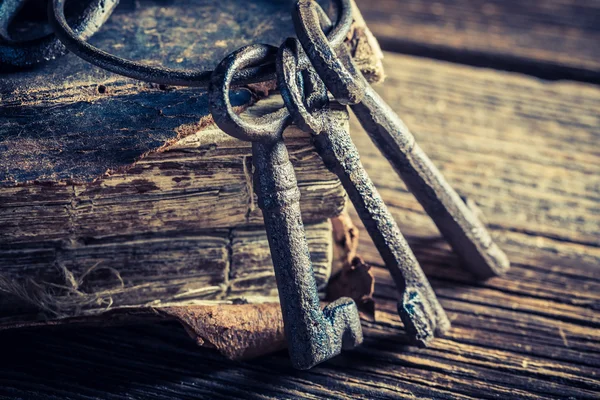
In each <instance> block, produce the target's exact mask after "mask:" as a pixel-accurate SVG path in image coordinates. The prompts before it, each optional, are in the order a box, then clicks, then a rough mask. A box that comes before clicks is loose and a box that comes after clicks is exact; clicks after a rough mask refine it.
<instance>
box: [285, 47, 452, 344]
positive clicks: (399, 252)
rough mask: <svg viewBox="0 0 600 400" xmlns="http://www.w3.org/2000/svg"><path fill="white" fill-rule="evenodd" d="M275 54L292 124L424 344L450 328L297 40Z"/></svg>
mask: <svg viewBox="0 0 600 400" xmlns="http://www.w3.org/2000/svg"><path fill="white" fill-rule="evenodd" d="M279 51H280V55H279V57H278V62H277V76H278V79H279V87H280V91H281V94H282V97H283V98H284V101H285V104H286V106H287V107H288V110H289V111H290V114H291V115H292V116H293V117H294V121H295V122H296V124H297V125H299V126H300V127H302V128H303V129H304V130H307V131H309V132H311V134H312V135H313V137H314V142H315V147H316V149H317V152H318V153H319V155H320V156H321V158H322V159H323V161H324V163H325V165H326V166H327V168H328V169H329V170H331V171H332V172H333V173H335V174H336V175H337V176H338V178H339V179H340V181H341V182H342V185H343V186H344V188H345V189H346V193H348V197H349V198H350V200H351V201H352V203H353V204H354V207H355V208H356V210H357V212H358V214H359V216H360V218H361V220H362V222H363V224H364V225H365V228H366V229H367V231H368V233H369V235H370V236H371V238H372V239H373V242H374V243H375V246H376V247H377V250H378V251H379V253H380V254H381V256H382V258H383V260H384V262H385V265H386V266H387V268H388V269H389V271H390V273H391V274H392V277H393V278H394V282H395V283H396V286H397V288H398V290H399V291H400V299H401V300H400V301H399V303H398V313H399V315H400V318H401V319H402V322H403V323H404V326H405V328H406V331H407V334H408V336H409V338H410V339H411V341H412V342H413V343H414V344H417V345H420V346H426V345H427V344H428V342H429V341H430V340H431V339H433V338H434V336H435V335H436V334H437V335H442V334H444V333H445V332H446V331H447V330H448V329H449V328H450V322H449V320H448V317H447V316H446V313H445V312H444V310H443V308H442V307H441V305H440V304H439V302H438V300H437V298H436V296H435V293H434V292H433V289H432V288H431V286H430V284H429V282H428V280H427V278H426V277H425V274H424V273H423V270H422V269H421V267H420V265H419V263H418V261H417V259H416V258H415V256H414V254H413V252H412V251H411V249H410V247H409V246H408V243H407V242H406V240H405V239H404V236H403V235H402V233H401V232H400V229H399V228H398V225H397V224H396V222H395V221H394V218H393V217H392V215H391V213H390V212H389V211H388V209H387V207H386V206H385V204H384V202H383V200H382V199H381V196H380V195H379V193H378V192H377V189H376V188H375V186H374V185H373V183H372V182H371V179H370V178H369V176H368V174H367V172H366V171H365V169H364V168H363V166H362V164H361V162H360V156H359V154H358V150H357V149H356V147H355V146H354V143H353V142H352V139H351V138H350V135H348V133H347V132H346V131H345V130H344V129H343V127H342V126H340V121H336V119H335V116H334V115H333V114H332V113H331V109H330V107H329V100H328V96H327V90H326V88H325V86H324V85H323V82H322V80H321V79H320V78H319V76H318V75H317V74H316V72H314V70H313V69H312V68H311V67H310V66H301V65H299V63H300V61H301V59H302V57H301V51H302V50H301V48H300V45H299V43H298V41H297V40H296V39H292V38H290V39H288V40H287V41H286V42H285V43H284V44H283V45H282V46H281V48H280V50H279ZM298 81H300V84H298V83H299V82H298ZM303 92H304V93H303ZM309 110H310V111H309Z"/></svg>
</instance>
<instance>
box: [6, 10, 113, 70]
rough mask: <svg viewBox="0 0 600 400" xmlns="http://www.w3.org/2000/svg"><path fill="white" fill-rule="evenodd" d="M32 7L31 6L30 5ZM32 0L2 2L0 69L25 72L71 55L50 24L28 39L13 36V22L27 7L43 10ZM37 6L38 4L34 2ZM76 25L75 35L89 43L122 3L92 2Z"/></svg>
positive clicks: (34, 31) (28, 34) (29, 33)
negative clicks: (30, 68) (17, 69)
mask: <svg viewBox="0 0 600 400" xmlns="http://www.w3.org/2000/svg"><path fill="white" fill-rule="evenodd" d="M26 3H29V4H26ZM31 3H32V1H31V0H3V1H2V2H0V67H2V68H23V67H29V66H32V65H35V64H38V63H41V62H44V61H49V60H53V59H55V58H57V57H59V56H62V55H63V54H65V53H66V52H67V48H66V47H65V45H64V44H63V43H62V42H61V41H60V40H59V39H58V38H57V37H56V36H55V35H54V34H53V33H52V30H51V29H49V27H48V25H46V24H38V25H37V26H35V29H34V30H33V31H28V32H27V33H26V35H23V34H21V35H20V36H12V35H11V33H10V30H9V26H10V24H11V22H13V20H14V19H15V17H16V16H17V14H18V13H19V12H20V11H21V10H22V9H23V8H24V7H25V6H27V7H36V6H37V7H39V4H33V5H32V4H31ZM34 3H35V2H34ZM87 3H88V4H87V5H85V7H83V12H82V13H81V14H79V15H78V16H77V17H76V18H75V20H74V21H73V22H72V23H73V29H72V31H73V33H74V35H77V36H78V37H79V38H80V40H82V41H85V40H86V39H88V38H89V37H90V36H92V35H93V34H94V33H95V32H96V31H97V30H98V29H99V28H100V27H101V26H102V25H103V24H104V22H106V20H107V19H108V18H109V17H110V15H111V14H112V12H113V10H114V8H115V7H116V6H117V4H118V3H119V1H118V0H89V1H87Z"/></svg>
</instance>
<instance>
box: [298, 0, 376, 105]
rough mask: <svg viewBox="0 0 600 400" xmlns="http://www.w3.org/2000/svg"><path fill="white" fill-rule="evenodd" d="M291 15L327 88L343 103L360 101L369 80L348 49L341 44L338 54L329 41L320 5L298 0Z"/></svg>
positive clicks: (346, 0)
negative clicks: (359, 68) (320, 13)
mask: <svg viewBox="0 0 600 400" xmlns="http://www.w3.org/2000/svg"><path fill="white" fill-rule="evenodd" d="M341 1H342V4H343V8H345V9H346V10H348V9H351V7H352V5H351V3H350V0H341ZM292 19H293V21H294V26H295V28H296V35H297V36H298V39H299V40H300V43H301V44H302V47H303V48H304V51H305V52H306V55H307V56H308V58H309V59H310V61H311V63H312V65H313V66H314V68H315V70H317V72H318V73H319V75H320V76H321V77H322V79H323V82H325V85H327V89H329V91H330V92H331V93H332V94H333V96H334V97H335V98H336V100H337V101H339V102H340V103H341V104H357V103H360V101H361V100H362V98H363V97H364V94H365V88H366V85H367V83H366V81H365V80H364V78H363V76H362V74H361V72H360V71H359V70H358V69H357V68H356V67H355V65H354V63H353V61H352V57H351V56H350V54H349V52H348V50H347V49H346V48H345V47H344V46H340V47H339V48H338V49H337V54H336V48H335V47H333V46H331V45H330V43H329V42H328V40H327V37H326V36H325V33H324V32H323V28H322V20H321V18H320V17H319V11H318V5H317V4H316V3H314V2H313V1H312V0H298V2H297V3H296V7H295V12H294V13H293V14H292ZM338 56H341V57H342V59H343V60H341V59H340V58H339V57H338ZM343 61H344V62H343Z"/></svg>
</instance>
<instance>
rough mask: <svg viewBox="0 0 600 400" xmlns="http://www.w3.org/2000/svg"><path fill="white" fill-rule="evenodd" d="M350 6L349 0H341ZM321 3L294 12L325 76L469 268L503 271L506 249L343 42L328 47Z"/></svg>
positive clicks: (486, 273)
mask: <svg viewBox="0 0 600 400" xmlns="http://www.w3.org/2000/svg"><path fill="white" fill-rule="evenodd" d="M343 3H344V4H345V6H346V7H349V6H350V5H349V0H343ZM320 13H321V12H320V11H319V6H318V4H316V3H315V2H314V1H312V0H299V1H298V2H297V4H296V7H295V10H294V12H293V21H294V25H295V27H296V34H297V36H298V39H299V40H300V42H301V43H302V47H303V48H304V50H305V52H306V54H307V55H308V58H309V59H310V61H311V63H312V64H313V66H314V68H315V69H316V71H317V73H318V74H319V76H320V77H321V78H322V79H323V82H324V83H325V85H326V86H327V88H328V89H329V91H330V92H331V93H332V94H333V96H334V97H335V98H336V99H337V100H338V101H339V102H340V103H342V104H349V105H350V106H351V108H352V111H353V112H354V114H355V115H356V116H357V117H358V120H359V121H360V123H361V125H362V126H363V128H364V129H365V131H367V133H368V134H369V136H370V138H371V140H372V141H373V142H374V143H375V145H376V146H377V147H378V148H379V151H381V153H382V154H383V155H384V156H385V157H386V158H387V159H388V161H389V162H390V163H391V164H392V166H393V167H394V169H395V170H396V172H397V173H398V175H399V176H400V177H401V178H402V180H403V181H404V183H406V186H407V187H408V189H409V190H410V191H411V193H413V194H414V195H415V197H416V198H417V200H418V201H419V202H420V203H421V205H422V206H423V208H424V209H425V211H426V212H427V214H429V216H430V217H431V218H432V219H433V221H434V222H435V224H436V225H437V227H438V229H439V230H440V232H441V233H442V235H443V236H444V238H445V239H446V240H447V241H448V243H450V245H451V246H452V248H453V249H454V251H455V252H456V253H457V254H458V255H459V257H460V258H461V259H462V261H463V262H464V263H465V265H466V266H467V268H468V269H469V270H470V271H471V272H472V273H473V274H474V275H475V276H477V277H478V278H481V279H486V278H490V277H493V276H497V275H502V274H503V273H505V272H506V270H507V269H508V268H509V261H508V258H507V257H506V255H505V254H504V253H503V252H502V250H500V248H499V247H498V246H497V245H496V244H495V243H494V242H493V240H492V238H491V236H490V234H489V233H488V231H487V229H486V228H485V226H484V225H483V224H482V223H481V222H480V221H479V219H477V217H476V216H475V215H474V214H473V213H472V212H471V210H469V208H468V207H467V206H466V205H465V203H464V202H463V201H462V199H461V198H460V196H459V195H458V194H457V193H456V192H455V191H454V189H452V187H451V186H450V185H449V184H448V182H446V180H445V179H444V177H443V176H442V174H441V173H440V171H439V170H438V169H437V168H436V167H435V165H434V164H433V163H432V162H431V160H430V159H429V157H427V155H426V154H425V153H424V152H423V150H421V148H420V147H419V145H418V144H417V143H416V141H415V138H414V137H413V135H412V134H411V133H410V131H409V130H408V128H407V127H406V125H405V124H404V123H403V122H402V120H400V118H399V117H398V115H396V113H394V111H392V109H391V108H390V107H389V106H388V105H387V104H386V103H385V101H384V100H383V99H382V98H381V97H379V95H378V94H377V93H376V92H375V91H374V90H373V89H372V88H371V86H370V85H369V84H368V83H367V82H366V80H365V79H364V77H363V76H362V74H361V73H360V71H359V70H358V69H357V67H356V66H355V64H354V61H353V60H352V57H351V56H350V55H349V53H348V51H347V49H346V48H345V47H343V46H340V47H338V48H334V47H332V46H331V45H330V44H329V43H328V41H327V38H326V37H325V35H324V33H323V30H322V28H321V17H320Z"/></svg>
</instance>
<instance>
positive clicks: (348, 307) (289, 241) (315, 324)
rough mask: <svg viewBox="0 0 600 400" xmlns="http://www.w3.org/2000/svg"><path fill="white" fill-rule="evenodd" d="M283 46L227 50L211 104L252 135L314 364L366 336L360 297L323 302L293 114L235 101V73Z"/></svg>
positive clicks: (289, 324) (271, 230)
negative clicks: (240, 106)
mask: <svg viewBox="0 0 600 400" xmlns="http://www.w3.org/2000/svg"><path fill="white" fill-rule="evenodd" d="M275 54H276V49H275V48H274V47H271V46H267V45H252V46H247V47H243V48H241V49H239V50H237V51H235V52H234V53H232V54H230V55H229V56H227V57H226V58H225V59H224V60H223V61H222V62H221V64H219V66H218V67H217V68H216V69H215V71H214V73H213V75H212V77H211V88H210V95H209V96H210V99H209V101H210V107H211V113H212V115H213V118H214V120H215V122H216V123H217V125H218V126H219V127H220V128H221V129H222V130H223V131H225V132H226V133H228V134H230V135H232V136H234V137H236V138H238V139H241V140H246V141H251V142H252V162H253V165H254V169H255V170H254V187H255V191H256V193H257V196H258V204H259V207H260V208H261V209H262V211H263V216H264V222H265V228H266V231H267V236H268V240H269V247H270V249H271V257H272V259H273V266H274V270H275V277H276V280H277V288H278V291H279V298H280V302H281V310H282V314H283V321H284V326H285V333H286V338H287V341H288V347H289V353H290V358H291V360H292V364H293V365H294V367H296V368H298V369H308V368H311V367H312V366H314V365H316V364H318V363H320V362H323V361H325V360H327V359H329V358H331V357H333V356H335V355H337V354H339V353H340V352H341V350H342V348H343V349H349V348H353V347H355V346H357V345H358V344H360V343H361V342H362V330H361V326H360V319H359V314H358V310H357V308H356V304H355V303H354V301H353V300H352V299H349V298H341V299H338V300H337V301H335V302H333V303H331V304H329V305H327V306H326V307H325V308H324V309H323V310H321V308H320V304H319V297H318V295H317V285H316V282H315V278H314V274H313V269H312V264H311V261H310V254H309V250H308V246H307V243H306V237H305V232H304V226H303V223H302V218H301V215H300V204H299V200H300V192H299V190H298V184H297V181H296V176H295V174H294V169H293V167H292V164H291V163H290V161H289V157H288V152H287V149H286V147H285V144H284V142H283V131H284V129H285V128H286V126H287V125H288V124H289V123H290V122H291V118H290V116H289V113H288V112H287V110H286V109H285V108H281V109H279V110H278V111H275V112H273V113H271V114H268V115H265V116H262V117H258V118H255V119H254V120H247V119H246V120H244V119H242V118H240V117H239V116H237V115H236V114H235V113H234V112H233V110H232V108H231V104H230V103H229V86H230V84H231V81H232V79H233V76H234V74H235V73H236V72H237V71H239V70H241V69H242V68H244V67H247V66H250V65H256V64H262V63H264V62H266V61H268V60H269V59H272V58H273V56H274V55H275Z"/></svg>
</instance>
